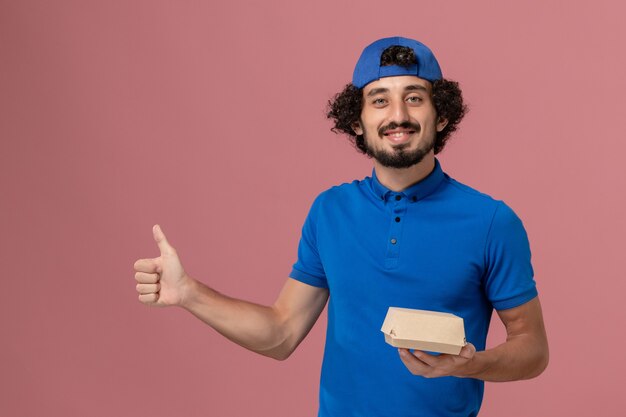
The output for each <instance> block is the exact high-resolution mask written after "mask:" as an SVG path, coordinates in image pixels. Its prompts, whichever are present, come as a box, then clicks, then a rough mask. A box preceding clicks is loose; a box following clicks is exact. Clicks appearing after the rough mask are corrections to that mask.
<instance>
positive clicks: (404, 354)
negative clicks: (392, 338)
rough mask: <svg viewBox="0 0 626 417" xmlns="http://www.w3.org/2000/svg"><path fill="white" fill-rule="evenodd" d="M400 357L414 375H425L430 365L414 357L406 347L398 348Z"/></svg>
mask: <svg viewBox="0 0 626 417" xmlns="http://www.w3.org/2000/svg"><path fill="white" fill-rule="evenodd" d="M398 353H399V354H400V359H401V360H402V362H403V363H404V366H406V367H407V368H408V369H409V371H411V373H412V374H414V375H425V374H427V373H428V372H429V371H430V366H428V365H427V364H425V363H424V362H422V361H421V360H419V359H418V358H416V357H415V356H414V355H413V354H412V353H411V352H409V350H408V349H398Z"/></svg>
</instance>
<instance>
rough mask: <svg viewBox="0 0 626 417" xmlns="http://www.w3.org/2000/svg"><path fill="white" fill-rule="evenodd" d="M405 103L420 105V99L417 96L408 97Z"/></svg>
mask: <svg viewBox="0 0 626 417" xmlns="http://www.w3.org/2000/svg"><path fill="white" fill-rule="evenodd" d="M406 101H408V102H409V103H421V102H422V98H421V97H419V96H409V97H407V98H406Z"/></svg>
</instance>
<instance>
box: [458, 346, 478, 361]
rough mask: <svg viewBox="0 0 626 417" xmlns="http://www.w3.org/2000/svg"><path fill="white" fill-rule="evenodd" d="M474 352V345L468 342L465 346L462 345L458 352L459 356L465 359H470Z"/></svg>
mask: <svg viewBox="0 0 626 417" xmlns="http://www.w3.org/2000/svg"><path fill="white" fill-rule="evenodd" d="M475 353H476V347H475V346H474V345H472V344H471V343H468V344H466V345H465V346H463V348H462V349H461V351H460V352H459V356H461V357H463V358H465V359H472V358H473V357H474V354H475Z"/></svg>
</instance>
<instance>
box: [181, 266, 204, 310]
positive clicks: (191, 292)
mask: <svg viewBox="0 0 626 417" xmlns="http://www.w3.org/2000/svg"><path fill="white" fill-rule="evenodd" d="M198 284H199V283H198V281H196V280H195V279H193V278H192V277H190V276H189V275H187V274H185V278H183V283H182V285H181V289H180V302H179V304H178V306H179V307H182V308H184V309H185V310H189V309H190V308H191V306H192V305H193V303H194V302H195V299H196V298H197V294H198Z"/></svg>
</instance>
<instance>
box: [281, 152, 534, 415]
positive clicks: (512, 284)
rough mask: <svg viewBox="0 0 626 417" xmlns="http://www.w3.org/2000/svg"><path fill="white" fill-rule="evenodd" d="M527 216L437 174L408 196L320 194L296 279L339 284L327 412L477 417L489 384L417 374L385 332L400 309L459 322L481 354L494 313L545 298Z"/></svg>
mask: <svg viewBox="0 0 626 417" xmlns="http://www.w3.org/2000/svg"><path fill="white" fill-rule="evenodd" d="M530 258H531V254H530V248H529V243H528V238H527V235H526V231H525V230H524V226H523V224H522V222H521V220H520V219H519V218H518V217H517V215H516V214H515V213H514V212H513V211H512V210H511V209H510V208H509V207H508V206H507V205H506V204H505V203H504V202H502V201H498V200H494V199H493V198H491V197H489V196H488V195H486V194H483V193H480V192H478V191H476V190H474V189H472V188H470V187H468V186H466V185H463V184H461V183H459V182H458V181H456V180H454V179H452V178H451V177H450V176H448V175H447V174H446V173H444V172H443V171H442V169H441V165H440V163H439V161H438V160H435V168H434V170H433V171H432V172H431V173H430V174H429V175H428V176H427V177H426V178H424V179H423V180H422V181H420V182H419V183H417V184H415V185H413V186H411V187H410V188H408V189H406V190H404V191H402V192H394V191H391V190H389V189H387V188H386V187H384V186H383V185H382V184H381V183H380V182H379V181H378V179H377V178H376V172H375V171H374V172H372V176H371V177H366V178H365V179H363V180H360V181H358V180H355V181H353V182H352V183H346V184H342V185H339V186H335V187H332V188H331V189H329V190H327V191H325V192H323V193H321V194H320V195H319V196H318V197H317V198H316V199H315V201H314V203H313V205H312V206H311V209H310V212H309V214H308V216H307V218H306V221H305V223H304V226H303V228H302V237H301V239H300V244H299V247H298V260H297V262H296V263H295V264H294V266H293V269H292V271H291V273H290V277H291V278H294V279H296V280H298V281H301V282H304V283H306V284H309V285H313V286H316V287H322V288H328V289H329V291H330V301H329V304H328V327H327V333H326V347H325V351H324V360H323V365H322V374H321V383H320V393H319V398H320V404H319V414H318V415H319V416H323V417H331V416H332V417H351V416H354V417H356V416H359V417H361V416H362V417H366V416H367V417H379V416H389V417H412V416H415V417H428V416H433V417H434V416H437V417H442V416H464V417H467V416H475V415H476V414H477V413H478V410H479V408H480V405H481V402H482V397H483V389H484V383H483V381H480V380H477V379H472V378H456V377H442V378H432V379H428V378H423V377H420V376H415V375H412V374H411V373H410V372H409V371H408V370H407V369H406V367H405V366H404V364H403V363H402V361H401V360H400V357H399V356H398V351H397V349H396V348H394V347H392V346H390V345H388V344H386V343H385V340H384V336H383V333H382V332H381V331H380V328H381V326H382V323H383V321H384V318H385V315H386V313H387V309H388V308H389V307H390V306H394V307H406V308H416V309H422V310H436V311H443V312H449V313H453V314H456V315H458V316H461V317H463V319H464V322H465V334H466V339H467V340H468V341H469V342H471V343H473V344H474V345H475V346H476V349H477V350H484V349H485V340H486V337H487V330H488V328H489V321H490V319H491V314H492V311H493V309H494V308H495V309H497V310H501V309H508V308H513V307H517V306H519V305H521V304H524V303H526V302H527V301H530V300H531V299H532V298H534V297H535V296H536V295H537V290H536V287H535V281H534V279H533V269H532V266H531V260H530Z"/></svg>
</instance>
